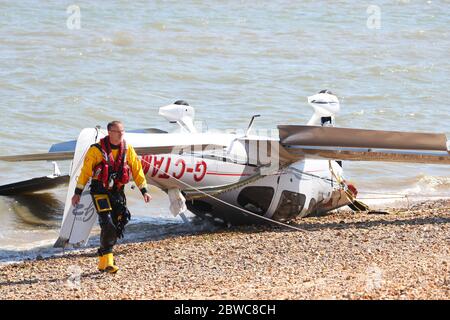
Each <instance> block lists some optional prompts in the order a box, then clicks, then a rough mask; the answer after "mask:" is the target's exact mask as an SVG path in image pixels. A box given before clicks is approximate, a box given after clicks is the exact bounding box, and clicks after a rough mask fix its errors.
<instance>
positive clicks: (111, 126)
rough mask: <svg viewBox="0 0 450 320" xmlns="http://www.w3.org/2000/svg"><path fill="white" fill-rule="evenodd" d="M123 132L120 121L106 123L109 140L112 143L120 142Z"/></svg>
mask: <svg viewBox="0 0 450 320" xmlns="http://www.w3.org/2000/svg"><path fill="white" fill-rule="evenodd" d="M124 133H125V129H124V127H123V123H122V122H120V121H117V120H116V121H111V122H110V123H108V135H109V141H110V142H111V143H112V144H116V145H117V144H120V143H121V142H122V141H123V135H124Z"/></svg>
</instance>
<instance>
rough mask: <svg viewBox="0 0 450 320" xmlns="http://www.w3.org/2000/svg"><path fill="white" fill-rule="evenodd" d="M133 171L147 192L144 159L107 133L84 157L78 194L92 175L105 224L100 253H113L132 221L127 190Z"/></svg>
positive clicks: (96, 199) (102, 222) (77, 189)
mask: <svg viewBox="0 0 450 320" xmlns="http://www.w3.org/2000/svg"><path fill="white" fill-rule="evenodd" d="M130 171H131V173H132V176H133V180H134V181H135V183H136V185H137V186H138V187H139V189H140V190H141V193H142V194H143V195H144V194H145V193H147V189H146V187H147V181H146V180H145V175H144V172H143V171H142V164H141V161H140V160H139V158H138V156H137V154H136V151H134V148H133V147H132V146H130V145H127V143H126V142H125V140H123V141H122V143H121V144H120V145H113V144H111V143H110V141H109V136H106V137H105V138H103V139H101V140H100V143H96V144H93V145H91V147H90V148H89V150H88V152H87V154H86V157H85V159H84V164H83V168H82V169H81V173H80V176H79V177H78V180H77V187H76V189H75V194H79V195H81V193H82V192H83V189H84V187H85V185H86V184H87V182H88V181H89V179H90V178H92V181H91V188H90V192H91V195H92V199H93V201H94V204H95V208H96V209H97V213H98V219H99V224H100V227H101V232H100V248H99V250H98V254H99V256H103V255H105V254H108V253H111V252H112V248H113V246H114V245H115V244H116V242H117V238H122V237H123V231H124V227H125V225H126V224H127V223H128V221H129V220H130V217H131V216H130V212H129V211H128V209H127V203H126V198H125V193H124V186H125V184H126V183H128V181H129V176H130Z"/></svg>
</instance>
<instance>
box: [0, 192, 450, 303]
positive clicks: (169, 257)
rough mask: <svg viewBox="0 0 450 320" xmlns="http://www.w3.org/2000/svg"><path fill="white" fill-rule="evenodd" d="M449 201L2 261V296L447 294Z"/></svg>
mask: <svg viewBox="0 0 450 320" xmlns="http://www.w3.org/2000/svg"><path fill="white" fill-rule="evenodd" d="M449 208H450V200H439V201H423V202H419V203H416V204H413V205H412V206H411V207H410V208H385V211H386V212H378V213H353V212H351V211H347V210H338V211H335V212H334V213H333V214H330V215H328V216H324V217H310V218H303V219H298V220H296V221H293V222H292V224H293V225H295V226H296V227H299V228H301V229H303V230H304V231H294V230H290V229H287V228H283V227H279V226H240V227H231V228H224V229H219V230H217V231H213V232H197V233H192V234H188V235H181V236H180V235H177V236H168V237H166V238H164V239H159V240H154V241H151V240H150V241H144V242H136V243H127V244H120V245H117V246H116V247H115V257H116V263H117V265H118V266H119V267H120V270H119V272H118V273H117V274H114V275H111V274H106V273H100V272H98V271H97V270H96V263H97V258H96V251H95V249H92V248H90V249H86V250H80V251H77V252H70V253H67V254H65V255H64V256H58V257H49V258H39V259H35V260H30V261H24V262H19V263H14V264H9V265H2V266H0V299H14V300H15V299H158V300H159V299H171V300H172V299H194V300H197V299H199V300H200V299H201V300H208V299H230V300H234V299H275V300H279V299H289V300H291V299H292V300H298V299H346V300H347V299H352V300H353V299H449V298H450V269H449V264H450V214H449V213H450V209H449Z"/></svg>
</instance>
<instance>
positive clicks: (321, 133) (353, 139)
mask: <svg viewBox="0 0 450 320" xmlns="http://www.w3.org/2000/svg"><path fill="white" fill-rule="evenodd" d="M278 129H279V134H280V144H281V147H282V148H284V150H285V151H287V152H288V154H289V155H290V156H291V157H293V158H294V159H295V158H296V159H298V160H300V159H303V158H305V157H313V158H322V159H323V158H325V159H335V160H353V161H386V162H411V163H429V164H450V143H449V141H447V137H446V135H445V134H437V133H418V132H400V131H383V130H366V129H350V128H336V127H319V126H297V125H281V126H278Z"/></svg>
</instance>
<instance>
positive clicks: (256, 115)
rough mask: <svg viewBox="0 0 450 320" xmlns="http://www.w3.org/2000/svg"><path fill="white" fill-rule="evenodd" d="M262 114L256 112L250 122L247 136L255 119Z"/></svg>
mask: <svg viewBox="0 0 450 320" xmlns="http://www.w3.org/2000/svg"><path fill="white" fill-rule="evenodd" d="M260 116H261V115H260V114H255V115H254V116H253V117H252V120H250V123H249V124H248V128H247V131H246V132H245V136H246V137H247V136H248V134H249V133H250V130H251V129H252V126H253V121H254V120H255V118H257V117H260Z"/></svg>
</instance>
